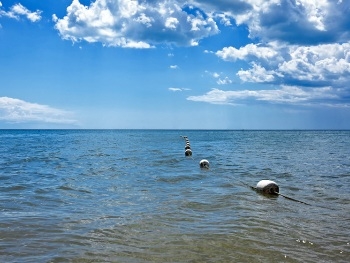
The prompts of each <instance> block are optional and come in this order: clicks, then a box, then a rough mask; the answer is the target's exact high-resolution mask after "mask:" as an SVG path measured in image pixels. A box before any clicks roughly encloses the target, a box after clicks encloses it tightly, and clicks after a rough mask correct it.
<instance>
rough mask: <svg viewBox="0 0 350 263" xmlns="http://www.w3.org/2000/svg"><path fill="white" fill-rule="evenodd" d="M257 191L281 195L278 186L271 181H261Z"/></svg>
mask: <svg viewBox="0 0 350 263" xmlns="http://www.w3.org/2000/svg"><path fill="white" fill-rule="evenodd" d="M256 190H257V191H258V192H261V193H264V194H274V195H277V194H278V193H279V187H278V185H277V184H276V183H275V182H274V181H271V180H261V181H260V182H258V184H257V185H256Z"/></svg>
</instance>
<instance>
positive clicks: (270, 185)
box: [180, 135, 310, 205]
mask: <svg viewBox="0 0 350 263" xmlns="http://www.w3.org/2000/svg"><path fill="white" fill-rule="evenodd" d="M180 137H182V138H184V139H185V142H186V144H185V156H189V157H191V159H192V160H193V157H192V150H191V144H190V140H189V139H188V137H187V136H181V135H180ZM199 167H200V168H204V169H209V161H208V160H206V159H202V160H201V161H200V162H199ZM241 183H242V184H244V185H246V186H248V187H249V188H251V189H252V190H254V191H256V192H258V193H262V194H265V195H274V196H282V197H284V198H286V199H288V200H291V201H294V202H298V203H301V204H305V205H310V204H308V203H305V202H303V201H300V200H297V199H295V198H292V197H289V196H286V195H284V194H281V193H280V192H279V186H278V185H277V184H276V183H275V182H274V181H271V180H261V181H259V182H258V183H257V185H256V187H254V186H250V185H248V184H245V183H243V182H241Z"/></svg>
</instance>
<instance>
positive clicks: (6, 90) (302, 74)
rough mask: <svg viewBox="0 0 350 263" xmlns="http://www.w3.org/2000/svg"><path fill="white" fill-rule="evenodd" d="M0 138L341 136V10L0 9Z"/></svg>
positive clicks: (347, 116)
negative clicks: (9, 134) (12, 133)
mask: <svg viewBox="0 0 350 263" xmlns="http://www.w3.org/2000/svg"><path fill="white" fill-rule="evenodd" d="M0 129H350V0H329V1H327V0H244V1H240V0H215V1H212V0H189V1H185V0H177V1H175V0H147V1H146V0H60V1H57V0H45V1H32V0H16V1H12V0H9V1H6V0H0Z"/></svg>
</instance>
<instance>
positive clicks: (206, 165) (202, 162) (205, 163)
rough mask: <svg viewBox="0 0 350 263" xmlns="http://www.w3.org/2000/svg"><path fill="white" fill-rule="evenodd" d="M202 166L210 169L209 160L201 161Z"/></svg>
mask: <svg viewBox="0 0 350 263" xmlns="http://www.w3.org/2000/svg"><path fill="white" fill-rule="evenodd" d="M199 166H200V168H206V169H209V161H208V160H206V159H203V160H201V161H200V162H199Z"/></svg>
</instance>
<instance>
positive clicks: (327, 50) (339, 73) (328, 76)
mask: <svg viewBox="0 0 350 263" xmlns="http://www.w3.org/2000/svg"><path fill="white" fill-rule="evenodd" d="M216 55H217V56H218V57H220V58H222V59H223V60H229V61H236V60H243V61H247V62H249V61H254V62H251V63H249V64H250V65H251V68H249V69H241V70H239V71H238V72H237V76H239V77H240V79H241V80H242V81H245V82H257V83H262V82H274V81H277V80H278V81H279V82H282V83H285V84H287V85H292V83H294V82H295V81H299V84H298V85H302V83H300V81H305V84H306V85H307V86H313V85H314V86H319V85H320V82H322V83H323V85H332V86H339V85H345V83H348V84H349V83H350V78H349V76H350V42H347V43H342V44H338V43H334V44H320V45H314V46H301V45H285V44H283V43H281V44H278V43H277V42H273V43H270V44H269V45H266V46H262V45H254V44H248V45H247V46H244V47H241V48H239V49H236V48H234V47H227V48H224V49H222V50H220V51H217V52H216Z"/></svg>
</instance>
